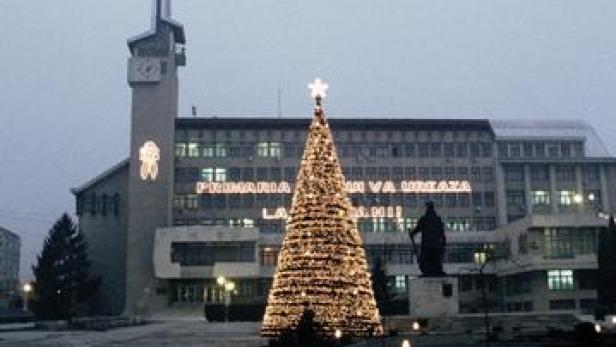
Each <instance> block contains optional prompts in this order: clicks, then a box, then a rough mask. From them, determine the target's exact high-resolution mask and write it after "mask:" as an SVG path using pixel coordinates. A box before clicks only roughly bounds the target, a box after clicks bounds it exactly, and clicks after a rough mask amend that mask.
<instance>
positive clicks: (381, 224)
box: [372, 218, 388, 233]
mask: <svg viewBox="0 0 616 347" xmlns="http://www.w3.org/2000/svg"><path fill="white" fill-rule="evenodd" d="M387 224H388V223H387V218H372V231H374V232H375V233H382V232H386V231H387Z"/></svg>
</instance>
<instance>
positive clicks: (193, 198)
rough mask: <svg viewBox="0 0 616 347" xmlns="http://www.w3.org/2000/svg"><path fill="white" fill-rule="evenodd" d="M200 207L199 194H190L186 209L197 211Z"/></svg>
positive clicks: (187, 197) (187, 196) (187, 198)
mask: <svg viewBox="0 0 616 347" xmlns="http://www.w3.org/2000/svg"><path fill="white" fill-rule="evenodd" d="M198 207H199V199H198V197H197V194H188V195H186V208H188V209H193V210H194V209H197V208H198Z"/></svg>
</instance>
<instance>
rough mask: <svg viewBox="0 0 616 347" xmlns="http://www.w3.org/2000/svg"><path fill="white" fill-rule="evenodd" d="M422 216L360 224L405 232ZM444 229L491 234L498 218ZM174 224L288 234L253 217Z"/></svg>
mask: <svg viewBox="0 0 616 347" xmlns="http://www.w3.org/2000/svg"><path fill="white" fill-rule="evenodd" d="M418 219H419V217H403V218H363V219H360V220H359V221H358V223H357V227H358V229H359V231H361V232H364V233H389V232H406V231H408V230H409V229H411V228H414V227H415V226H416V225H417V221H418ZM443 222H444V223H445V229H446V230H449V231H492V230H494V229H496V217H479V216H475V217H472V218H471V217H444V218H443ZM174 225H209V226H230V227H240V228H255V227H257V228H259V232H261V233H265V234H281V233H284V232H285V228H286V221H284V220H271V219H262V218H258V219H252V218H217V219H207V218H206V219H199V220H196V219H176V220H175V221H174Z"/></svg>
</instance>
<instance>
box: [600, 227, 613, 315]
mask: <svg viewBox="0 0 616 347" xmlns="http://www.w3.org/2000/svg"><path fill="white" fill-rule="evenodd" d="M597 263H598V266H599V269H598V270H597V276H598V281H597V293H598V296H599V307H600V308H602V309H604V310H606V312H603V313H609V314H613V313H616V225H615V224H614V217H610V222H609V226H608V227H607V228H603V229H602V230H601V233H600V234H599V249H598V251H597Z"/></svg>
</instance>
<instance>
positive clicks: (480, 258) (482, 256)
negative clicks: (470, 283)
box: [474, 249, 490, 347]
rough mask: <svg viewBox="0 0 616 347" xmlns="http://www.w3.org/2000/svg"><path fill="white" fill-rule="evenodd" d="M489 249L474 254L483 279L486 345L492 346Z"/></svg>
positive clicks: (481, 279) (480, 276) (482, 298)
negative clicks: (487, 288)
mask: <svg viewBox="0 0 616 347" xmlns="http://www.w3.org/2000/svg"><path fill="white" fill-rule="evenodd" d="M488 257H489V254H488V250H487V249H484V250H482V251H480V252H476V253H475V254H474V260H475V265H477V267H478V268H479V280H480V281H481V300H482V301H483V320H484V325H485V329H486V336H485V339H486V342H485V343H486V346H487V347H489V346H490V317H489V316H488V298H487V293H486V280H485V272H484V270H485V268H486V266H487V265H488V262H489V259H488Z"/></svg>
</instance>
